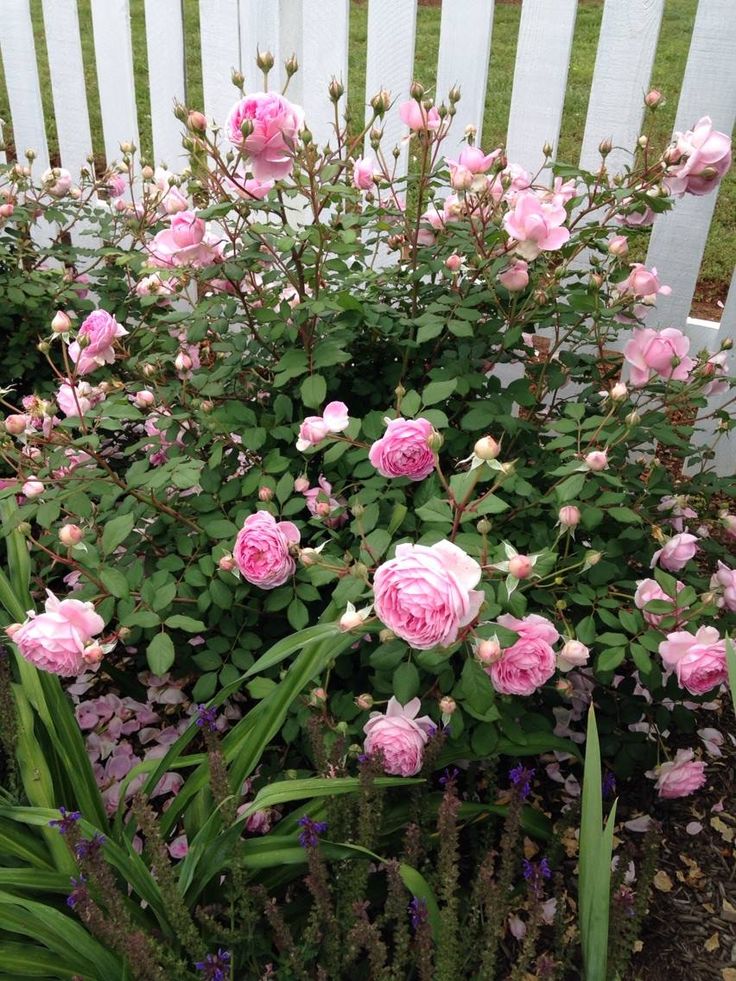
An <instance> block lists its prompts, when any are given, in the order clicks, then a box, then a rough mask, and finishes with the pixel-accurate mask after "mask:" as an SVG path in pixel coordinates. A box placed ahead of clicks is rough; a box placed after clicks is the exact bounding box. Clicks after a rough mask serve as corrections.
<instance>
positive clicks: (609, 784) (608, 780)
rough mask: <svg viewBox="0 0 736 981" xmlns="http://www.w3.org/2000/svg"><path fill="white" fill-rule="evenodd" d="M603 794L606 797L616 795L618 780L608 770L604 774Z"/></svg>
mask: <svg viewBox="0 0 736 981" xmlns="http://www.w3.org/2000/svg"><path fill="white" fill-rule="evenodd" d="M602 792H603V796H604V797H613V795H614V794H615V793H616V778H615V777H614V775H613V774H612V773H611V771H610V770H606V772H605V773H604V774H603V788H602Z"/></svg>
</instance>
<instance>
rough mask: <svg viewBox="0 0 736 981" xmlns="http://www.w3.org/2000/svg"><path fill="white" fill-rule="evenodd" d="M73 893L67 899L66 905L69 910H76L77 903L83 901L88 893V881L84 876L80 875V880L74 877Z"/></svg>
mask: <svg viewBox="0 0 736 981" xmlns="http://www.w3.org/2000/svg"><path fill="white" fill-rule="evenodd" d="M71 882H72V891H71V892H70V893H69V895H68V896H67V897H66V905H67V906H68V907H69V909H74V907H75V906H76V905H77V903H78V902H79V901H80V899H82V898H83V897H84V896H85V895H86V893H87V880H86V878H85V877H84V876H83V875H80V876H79V878H78V879H75V878H74V877H72V880H71Z"/></svg>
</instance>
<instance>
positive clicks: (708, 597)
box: [700, 592, 718, 606]
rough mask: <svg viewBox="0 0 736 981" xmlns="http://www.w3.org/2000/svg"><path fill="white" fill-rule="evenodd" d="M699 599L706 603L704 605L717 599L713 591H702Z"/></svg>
mask: <svg viewBox="0 0 736 981" xmlns="http://www.w3.org/2000/svg"><path fill="white" fill-rule="evenodd" d="M700 599H701V601H702V602H703V603H705V604H706V606H711V605H713V604H714V603H715V602H716V601H717V600H718V597H717V596H716V594H715V593H710V592H709V593H703V594H702V595H701V597H700Z"/></svg>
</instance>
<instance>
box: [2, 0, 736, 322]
mask: <svg viewBox="0 0 736 981" xmlns="http://www.w3.org/2000/svg"><path fill="white" fill-rule="evenodd" d="M78 3H79V10H80V19H81V26H82V37H83V38H84V61H85V70H86V73H87V81H88V94H89V101H90V111H91V116H92V137H93V142H94V149H95V152H96V153H98V154H102V152H103V143H102V131H101V121H100V109H99V100H98V98H97V90H96V74H95V67H94V54H93V50H92V42H91V38H92V25H91V17H90V12H89V0H78ZM31 7H32V12H33V17H34V23H35V25H36V44H37V52H38V58H39V63H40V70H41V76H42V90H43V100H44V109H45V112H46V118H47V121H48V122H47V134H48V138H49V146H50V149H51V152H52V154H53V153H54V151H55V149H56V133H55V129H54V124H53V111H52V103H51V93H50V86H49V81H48V65H47V62H46V57H45V42H44V36H43V20H42V16H41V0H31ZM696 7H697V0H667V3H666V4H665V14H664V20H663V23H662V31H661V35H660V42H659V48H658V51H657V56H656V60H655V64H654V72H653V79H652V82H653V85H654V86H656V87H657V88H660V89H661V90H662V91H663V92H664V93H665V95H666V96H667V100H668V101H667V105H666V106H665V107H664V109H663V110H661V111H660V112H659V113H658V114H657V117H656V131H657V135H658V136H661V137H662V138H666V137H667V135H668V134H669V133H670V132H671V129H672V123H673V119H674V114H675V108H676V106H677V97H678V95H679V91H680V85H681V82H682V76H683V72H684V70H685V62H686V59H687V52H688V45H689V40H690V32H691V30H692V24H693V20H694V17H695V10H696ZM602 10H603V0H586V2H582V3H581V4H580V5H579V7H578V15H577V23H576V29H575V37H574V41H573V52H572V62H571V65H570V72H569V76H568V92H567V98H566V101H565V111H564V117H563V124H562V133H561V138H560V150H559V155H560V158H561V159H563V160H568V161H576V160H577V157H578V154H579V148H580V143H581V140H582V134H583V128H584V126H585V115H586V111H587V104H588V93H589V91H590V82H591V78H592V74H593V65H594V61H595V52H596V46H597V41H598V31H599V28H600V21H601V15H602ZM131 11H132V19H133V41H134V44H133V48H134V57H135V73H136V96H137V102H138V116H139V126H140V137H141V145H142V151H143V153H144V154H150V152H151V123H150V107H149V104H148V61H147V55H146V44H145V24H144V12H143V0H131ZM184 12H185V32H186V38H187V43H186V49H187V61H186V68H187V85H188V101H189V104H190V105H192V106H201V104H202V77H201V69H200V50H199V5H198V2H197V0H184ZM367 13H368V7H367V3H366V2H365V0H352V2H351V23H350V43H351V50H353V51H364V50H365V44H366V27H367ZM520 14H521V7H520V5H519V4H518V3H513V2H506V3H503V2H497V3H496V9H495V15H494V25H493V43H492V49H491V67H490V74H489V79H488V95H487V98H486V109H485V117H484V124H483V144H484V146H488V147H491V146H495V145H498V144H499V143H502V142H503V139H504V136H505V133H506V124H507V120H508V114H509V106H510V103H511V85H512V80H513V71H514V59H515V56H516V38H517V33H518V25H519V17H520ZM439 29H440V8H439V7H438V6H425V5H423V4H422V5H420V7H419V11H418V23H417V43H416V58H415V65H414V75H415V77H416V78H418V79H419V80H421V81H422V82H423V84H424V85H425V86H427V87H431V86H432V85H434V82H435V76H436V67H437V51H438V47H439ZM364 86H365V64H364V60H363V59H361V58H356V57H352V58H351V59H350V74H349V79H348V90H349V93H350V101H349V113H350V118H351V119H353V120H356V121H357V120H360V119H361V118H362V115H363V109H362V100H363V93H364ZM442 95H443V93H440V96H442ZM6 107H7V97H6V93H5V86H4V80H3V78H2V74H1V72H0V118H8V116H9V113H8V112H7V108H6ZM8 136H9V137H12V134H8ZM734 264H736V173H734V171H732V172H731V173H730V174H729V176H728V177H727V179H726V180H725V182H724V185H723V188H722V190H721V194H720V197H719V201H718V204H717V207H716V213H715V218H714V223H713V227H712V229H711V235H710V239H709V242H708V248H707V251H706V254H705V260H704V263H703V268H702V274H701V279H700V282H699V284H698V292H697V295H696V298H697V299H698V300H699V301H701V302H703V301H705V302H706V303H707V302H711V303H713V302H715V301H716V300H718V299H721V300H724V299H725V295H726V291H727V289H728V284H729V281H730V278H731V273H732V271H733V267H734ZM672 285H675V284H672ZM712 314H713V315H716V316H717V311H716V310H715V309H714V310H713V311H712Z"/></svg>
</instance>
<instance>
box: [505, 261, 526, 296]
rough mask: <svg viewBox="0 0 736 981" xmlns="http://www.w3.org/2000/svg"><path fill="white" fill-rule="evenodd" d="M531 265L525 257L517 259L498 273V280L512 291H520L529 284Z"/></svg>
mask: <svg viewBox="0 0 736 981" xmlns="http://www.w3.org/2000/svg"><path fill="white" fill-rule="evenodd" d="M528 270H529V266H528V265H527V263H526V262H524V260H523V259H517V260H516V262H514V263H512V265H510V266H507V267H506V268H505V269H504V270H503V272H500V273H499V274H498V281H499V283H500V284H501V285H502V286H505V287H506V289H507V290H509V292H510V293H518V291H519V290H524V289H526V288H527V286H528V285H529V271H528Z"/></svg>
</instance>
